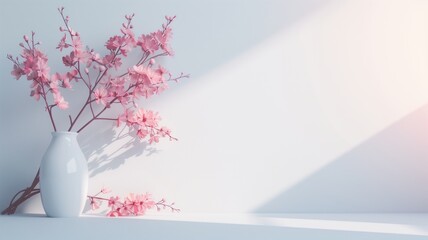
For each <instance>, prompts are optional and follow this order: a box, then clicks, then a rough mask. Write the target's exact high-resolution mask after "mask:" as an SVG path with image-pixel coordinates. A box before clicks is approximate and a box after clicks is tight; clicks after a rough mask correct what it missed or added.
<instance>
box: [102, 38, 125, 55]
mask: <svg viewBox="0 0 428 240" xmlns="http://www.w3.org/2000/svg"><path fill="white" fill-rule="evenodd" d="M124 41H125V40H124V39H123V38H122V37H120V36H117V35H116V36H113V37H111V38H110V39H109V40H108V41H107V42H106V45H105V46H106V48H107V49H108V50H111V51H116V49H118V48H119V47H120V46H122V44H123V43H124Z"/></svg>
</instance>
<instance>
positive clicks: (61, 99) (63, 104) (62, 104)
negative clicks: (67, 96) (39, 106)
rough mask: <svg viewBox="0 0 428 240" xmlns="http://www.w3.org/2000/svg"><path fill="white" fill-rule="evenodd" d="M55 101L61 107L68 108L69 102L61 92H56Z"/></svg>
mask: <svg viewBox="0 0 428 240" xmlns="http://www.w3.org/2000/svg"><path fill="white" fill-rule="evenodd" d="M54 103H55V104H56V105H57V106H58V108H59V109H67V108H68V102H67V101H65V100H64V97H62V96H61V95H60V94H58V93H57V94H54Z"/></svg>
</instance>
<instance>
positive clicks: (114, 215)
mask: <svg viewBox="0 0 428 240" xmlns="http://www.w3.org/2000/svg"><path fill="white" fill-rule="evenodd" d="M107 216H108V217H120V216H122V215H121V214H120V212H118V211H113V210H112V211H110V212H108V213H107Z"/></svg>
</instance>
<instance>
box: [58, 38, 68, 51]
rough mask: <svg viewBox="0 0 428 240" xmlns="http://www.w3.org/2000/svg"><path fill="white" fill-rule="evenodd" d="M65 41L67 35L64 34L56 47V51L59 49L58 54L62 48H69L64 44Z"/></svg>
mask: <svg viewBox="0 0 428 240" xmlns="http://www.w3.org/2000/svg"><path fill="white" fill-rule="evenodd" d="M66 39H67V35H66V34H64V36H63V37H62V38H61V41H60V42H59V43H58V46H57V47H56V48H57V49H59V51H60V52H62V50H63V49H64V48H68V47H69V46H70V45H69V44H67V43H66V42H65V40H66Z"/></svg>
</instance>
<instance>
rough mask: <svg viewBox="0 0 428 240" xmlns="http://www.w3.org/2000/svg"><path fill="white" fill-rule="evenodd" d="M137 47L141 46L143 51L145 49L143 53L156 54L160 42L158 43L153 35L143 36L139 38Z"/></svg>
mask: <svg viewBox="0 0 428 240" xmlns="http://www.w3.org/2000/svg"><path fill="white" fill-rule="evenodd" d="M137 45H138V46H141V49H143V51H145V52H149V53H154V52H155V51H156V50H158V49H159V43H158V41H156V38H154V36H153V34H150V35H145V34H143V35H141V37H140V38H138V42H137Z"/></svg>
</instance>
